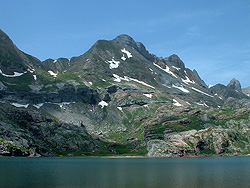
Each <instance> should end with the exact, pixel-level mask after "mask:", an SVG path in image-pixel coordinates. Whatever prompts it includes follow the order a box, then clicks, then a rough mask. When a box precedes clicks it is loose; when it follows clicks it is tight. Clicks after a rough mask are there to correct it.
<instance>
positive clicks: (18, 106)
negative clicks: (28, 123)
mask: <svg viewBox="0 0 250 188" xmlns="http://www.w3.org/2000/svg"><path fill="white" fill-rule="evenodd" d="M11 105H12V106H15V107H17V108H28V106H29V104H19V103H15V102H13V103H11Z"/></svg>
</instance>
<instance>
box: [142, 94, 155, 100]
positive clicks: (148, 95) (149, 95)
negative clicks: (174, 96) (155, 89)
mask: <svg viewBox="0 0 250 188" xmlns="http://www.w3.org/2000/svg"><path fill="white" fill-rule="evenodd" d="M143 95H144V96H145V97H148V98H150V99H151V98H152V96H153V95H152V94H146V93H145V94H143Z"/></svg>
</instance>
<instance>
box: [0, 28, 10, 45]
mask: <svg viewBox="0 0 250 188" xmlns="http://www.w3.org/2000/svg"><path fill="white" fill-rule="evenodd" d="M0 45H7V46H9V45H13V42H12V40H11V39H10V38H9V36H8V35H7V34H6V33H5V32H3V31H2V30H1V29H0Z"/></svg>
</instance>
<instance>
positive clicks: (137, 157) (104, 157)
mask: <svg viewBox="0 0 250 188" xmlns="http://www.w3.org/2000/svg"><path fill="white" fill-rule="evenodd" d="M1 157H21V158H48V157H49V158H103V159H166V158H201V157H250V154H246V155H236V154H232V155H229V154H228V155H189V156H166V157H148V156H142V155H138V156H136V155H135V156H130V155H124V156H117V155H114V156H3V155H0V158H1Z"/></svg>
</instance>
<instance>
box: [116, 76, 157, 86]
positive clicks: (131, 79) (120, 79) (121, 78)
mask: <svg viewBox="0 0 250 188" xmlns="http://www.w3.org/2000/svg"><path fill="white" fill-rule="evenodd" d="M113 76H114V78H115V79H114V81H115V82H121V81H122V80H123V81H127V82H130V81H133V82H137V83H139V84H142V85H145V86H147V87H150V88H153V89H155V87H153V86H151V85H149V84H147V83H145V82H143V81H140V80H137V79H135V78H130V77H128V76H124V78H123V77H120V76H118V75H117V74H113Z"/></svg>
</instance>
